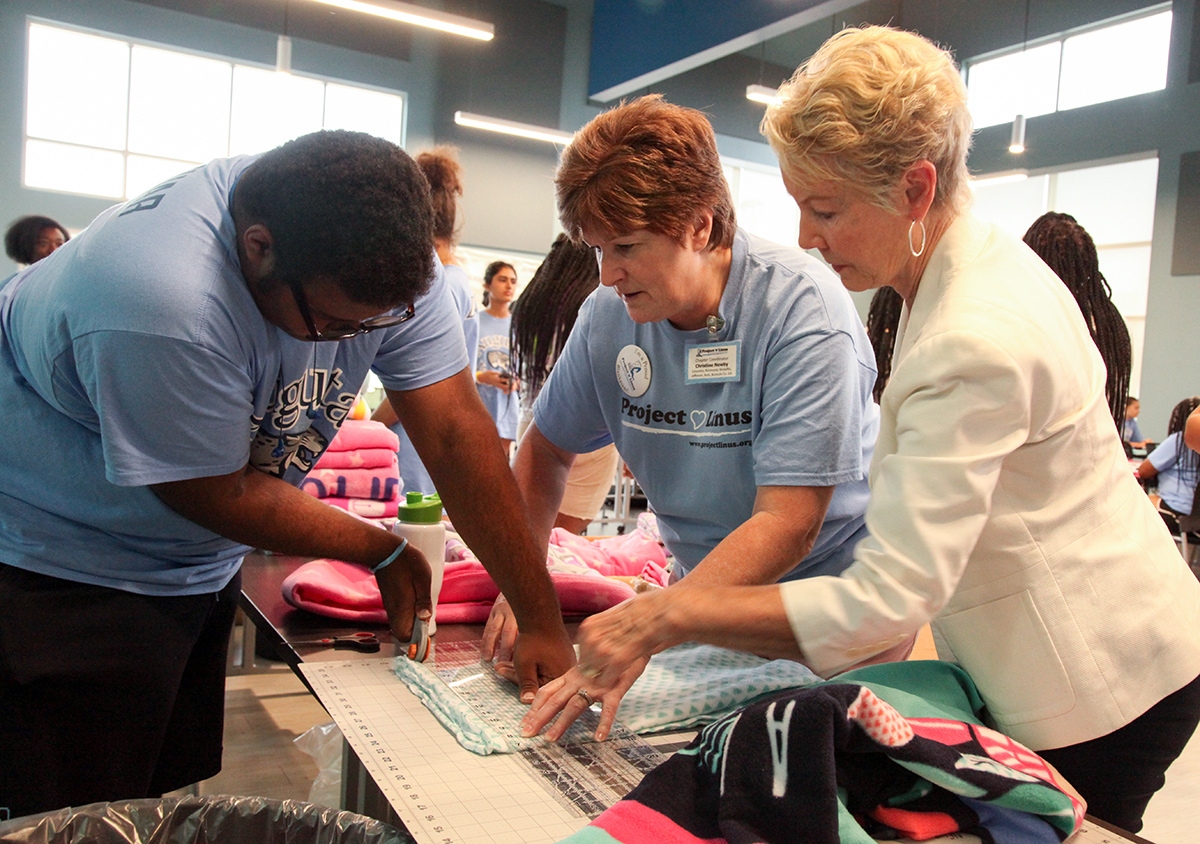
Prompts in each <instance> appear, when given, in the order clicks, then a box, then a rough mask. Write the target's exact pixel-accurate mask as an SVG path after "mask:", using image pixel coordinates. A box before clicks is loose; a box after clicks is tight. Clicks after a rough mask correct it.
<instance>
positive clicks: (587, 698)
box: [575, 689, 596, 709]
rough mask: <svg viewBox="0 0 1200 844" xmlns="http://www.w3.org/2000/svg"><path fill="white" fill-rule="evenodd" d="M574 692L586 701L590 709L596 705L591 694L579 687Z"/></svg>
mask: <svg viewBox="0 0 1200 844" xmlns="http://www.w3.org/2000/svg"><path fill="white" fill-rule="evenodd" d="M575 694H577V695H579V696H580V697H581V698H583V699H584V700H585V701H587V705H588V709H591V708H592V707H593V706H595V705H596V700H595V698H593V697H592V696H591V695H589V694H588V693H587V692H585V691H584V690H583V689H580V690H579V691H577V692H576V693H575Z"/></svg>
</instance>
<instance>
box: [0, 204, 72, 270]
mask: <svg viewBox="0 0 1200 844" xmlns="http://www.w3.org/2000/svg"><path fill="white" fill-rule="evenodd" d="M46 229H58V230H59V231H60V232H62V236H63V242H64V243H65V242H66V241H68V240H70V239H71V233H70V232H68V231H67V230H66V229H64V228H63V227H62V226H61V225H59V223H58V221H56V220H52V219H50V218H49V217H42V216H40V215H38V214H29V215H27V216H25V217H21V218H20V219H18V220H15V221H14V222H13V224H12V225H11V226H9V227H8V231H6V232H5V233H4V251H5V253H6V254H7V255H8V257H10V258H12V259H13V260H14V261H16V262H17V263H18V264H32V263H33V262H34V261H36V260H37V257H36V255H35V254H34V251H33V250H34V247H35V246H36V245H37V239H38V237H39V236H40V235H41V233H42V232H44V231H45V230H46Z"/></svg>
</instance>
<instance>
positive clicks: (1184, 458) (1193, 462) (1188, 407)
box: [1167, 396, 1200, 486]
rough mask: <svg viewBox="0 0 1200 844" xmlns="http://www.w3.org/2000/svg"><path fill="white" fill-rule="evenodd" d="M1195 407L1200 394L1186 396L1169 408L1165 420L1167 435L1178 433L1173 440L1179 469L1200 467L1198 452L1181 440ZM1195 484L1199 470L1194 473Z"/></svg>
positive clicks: (1199, 401) (1198, 401) (1199, 405)
mask: <svg viewBox="0 0 1200 844" xmlns="http://www.w3.org/2000/svg"><path fill="white" fill-rule="evenodd" d="M1197 407H1200V396H1192V397H1191V398H1186V399H1184V400H1183V401H1181V402H1180V403H1179V404H1177V405H1175V407H1174V409H1172V410H1171V418H1170V419H1169V420H1168V421H1167V436H1168V437H1169V436H1171V434H1179V435H1180V436H1179V439H1178V440H1176V442H1175V459H1176V461H1177V463H1176V465H1177V466H1179V468H1181V469H1187V470H1190V471H1193V472H1195V471H1196V470H1197V468H1200V454H1197V453H1196V452H1194V451H1192V450H1191V449H1190V448H1188V447H1187V444H1186V443H1184V441H1183V429H1184V428H1186V427H1187V420H1188V417H1189V416H1191V415H1192V411H1194V410H1195V409H1196V408H1197ZM1196 485H1197V486H1200V472H1197V475H1196Z"/></svg>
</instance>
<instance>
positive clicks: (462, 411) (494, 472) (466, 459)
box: [388, 369, 575, 700]
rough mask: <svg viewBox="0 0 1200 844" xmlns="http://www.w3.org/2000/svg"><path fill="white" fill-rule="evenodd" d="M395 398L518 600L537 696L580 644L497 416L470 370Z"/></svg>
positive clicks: (487, 559) (517, 657) (454, 507)
mask: <svg viewBox="0 0 1200 844" xmlns="http://www.w3.org/2000/svg"><path fill="white" fill-rule="evenodd" d="M388 398H389V400H390V401H391V405H392V408H393V409H394V410H395V411H396V413H397V414H398V415H399V417H400V421H401V422H402V423H403V424H404V430H405V431H406V432H407V433H408V435H409V438H410V439H411V440H412V443H413V445H414V446H415V447H416V450H417V454H418V455H419V456H420V458H421V460H422V462H423V463H424V464H425V466H426V467H427V468H428V469H429V474H430V476H431V477H432V478H433V483H434V485H435V486H436V487H437V489H438V491H439V493H440V494H441V497H442V502H443V504H444V505H445V507H446V512H447V513H449V514H450V518H451V520H452V521H453V522H454V527H455V529H456V530H457V531H458V532H459V534H461V536H462V538H463V541H464V542H466V544H467V545H468V546H469V547H470V548H471V550H472V551H474V552H475V554H476V555H477V556H478V557H479V561H480V562H481V563H483V565H484V567H485V568H486V569H487V571H488V574H490V575H491V576H492V579H493V580H494V581H495V582H496V585H497V586H499V587H500V590H501V591H502V592H503V593H504V596H505V597H506V598H507V599H508V601H509V602H510V603H511V605H512V612H513V616H514V618H515V619H516V620H517V622H518V623H519V624H520V629H521V633H520V636H519V638H518V639H517V641H516V643H515V645H514V646H513V659H514V663H515V667H514V668H513V671H512V676H513V679H514V681H515V682H517V683H519V684H520V686H521V695H522V698H523V699H524V700H532V699H533V694H534V692H535V691H536V690H537V687H538V684H539V682H540V681H541V680H545V679H549V678H552V677H557V676H558V675H560V674H562V673H563V672H564V671H567V670H568V669H569V668H570V667H571V666H572V665H574V664H575V651H574V649H572V647H571V640H570V638H569V637H568V636H567V631H566V628H564V627H563V623H562V613H561V610H560V609H559V606H558V596H557V595H556V594H555V592H554V586H553V584H552V583H551V582H550V575H549V573H547V571H546V542H545V539H544V538H540V540H539V539H535V538H534V532H533V530H532V526H531V524H530V520H529V515H528V513H527V512H526V509H525V507H524V506H523V500H522V498H521V492H520V490H518V489H517V485H516V481H515V480H514V478H513V474H512V471H511V470H510V469H509V466H508V461H507V460H506V459H505V457H504V454H503V451H502V450H501V448H500V439H499V436H498V435H497V434H496V423H495V422H494V421H492V417H491V416H489V415H488V412H487V410H486V409H484V407H483V402H481V401H480V399H479V392H478V390H476V389H475V385H474V382H473V379H472V377H471V373H470V371H469V370H467V369H463V370H462V371H461V372H459V373H458V374H457V375H454V376H451V377H450V378H447V379H445V380H443V381H439V382H437V383H436V384H431V385H429V386H427V387H421V388H419V389H416V390H411V391H408V392H396V391H389V392H388ZM547 533H549V531H547Z"/></svg>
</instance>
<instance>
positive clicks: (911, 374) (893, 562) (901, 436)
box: [780, 331, 1032, 675]
mask: <svg viewBox="0 0 1200 844" xmlns="http://www.w3.org/2000/svg"><path fill="white" fill-rule="evenodd" d="M1031 393H1032V390H1031V385H1030V380H1029V377H1028V375H1027V373H1026V368H1025V367H1023V366H1022V365H1021V363H1020V362H1019V361H1017V360H1015V359H1014V358H1013V357H1012V355H1011V354H1010V353H1009V352H1008V351H1007V350H1006V349H1004V348H1002V347H1001V346H1000V345H999V344H997V343H995V342H993V341H992V340H991V339H990V338H987V337H984V336H982V335H981V334H978V333H975V332H971V331H953V332H947V333H943V334H939V335H936V336H934V337H932V338H930V339H928V340H925V341H923V342H921V343H920V344H919V345H918V346H917V347H915V348H913V349H912V350H911V351H909V352H908V354H906V355H905V357H904V359H903V361H902V362H901V363H900V364H899V366H898V368H897V369H896V370H895V371H894V372H893V373H892V376H891V380H890V382H889V384H888V388H887V391H886V392H885V393H884V397H883V399H884V409H883V412H884V416H885V417H886V416H888V415H891V414H894V418H895V447H894V451H893V450H892V449H890V448H885V443H884V442H883V440H882V439H881V441H880V449H881V451H882V453H879V452H877V454H876V460H877V461H879V462H878V465H877V466H875V467H873V470H872V473H871V480H872V487H871V502H870V505H869V506H868V508H867V514H866V521H867V528H868V530H869V531H870V536H869V537H868V538H867V539H864V540H863V541H862V542H861V543H859V545H858V547H857V549H855V554H854V563H853V564H852V565H851V566H850V567H849V568H848V569H847V570H846V571H845V572H843V574H842V575H841V576H840V577H817V578H810V579H808V580H799V581H794V582H790V583H786V584H783V585H782V586H781V587H780V588H781V590H782V596H783V600H784V604H785V607H786V610H787V614H788V619H789V621H790V623H791V626H792V630H793V632H794V633H795V635H796V639H797V641H798V642H799V644H800V648H801V650H802V651H803V653H804V655H805V661H806V662H807V663H808V664H809V665H810V666H811V667H812V668H813V669H814V670H815V671H817V672H818V673H820V674H823V675H829V674H830V673H835V672H836V671H838V670H841V669H843V668H846V667H848V666H850V665H852V664H854V663H856V662H859V661H861V660H863V659H865V658H867V657H869V656H872V655H874V654H876V653H880V652H882V651H883V650H886V649H887V648H889V647H892V646H894V645H896V644H898V643H899V642H901V641H903V640H904V639H906V638H907V637H909V636H911V635H912V634H913V633H915V632H916V631H917V630H918V629H919V627H920V626H921V625H922V624H924V623H925V622H927V621H929V620H930V619H931V618H933V617H934V616H935V615H936V614H937V613H938V612H939V611H940V610H941V608H942V607H944V606H945V604H946V602H947V601H948V600H949V599H950V597H951V596H952V595H953V594H954V590H955V588H956V587H957V585H958V581H959V579H960V577H961V576H962V573H963V570H964V569H965V567H966V565H967V561H968V559H969V558H970V557H971V554H972V553H973V551H974V550H975V545H976V543H977V542H978V540H979V536H980V534H981V532H982V531H983V529H984V525H985V524H986V523H987V520H988V517H989V514H990V510H991V503H992V495H993V492H994V490H995V488H996V484H997V480H998V478H999V475H1000V470H1001V465H1002V463H1003V461H1004V458H1005V457H1006V456H1007V455H1008V454H1010V453H1011V452H1013V451H1014V450H1015V449H1017V448H1018V447H1020V446H1021V445H1022V444H1023V443H1024V442H1025V441H1026V439H1027V438H1028V433H1029V430H1030V424H1031V423H1030V419H1031ZM885 429H886V424H885ZM889 452H890V453H889Z"/></svg>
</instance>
